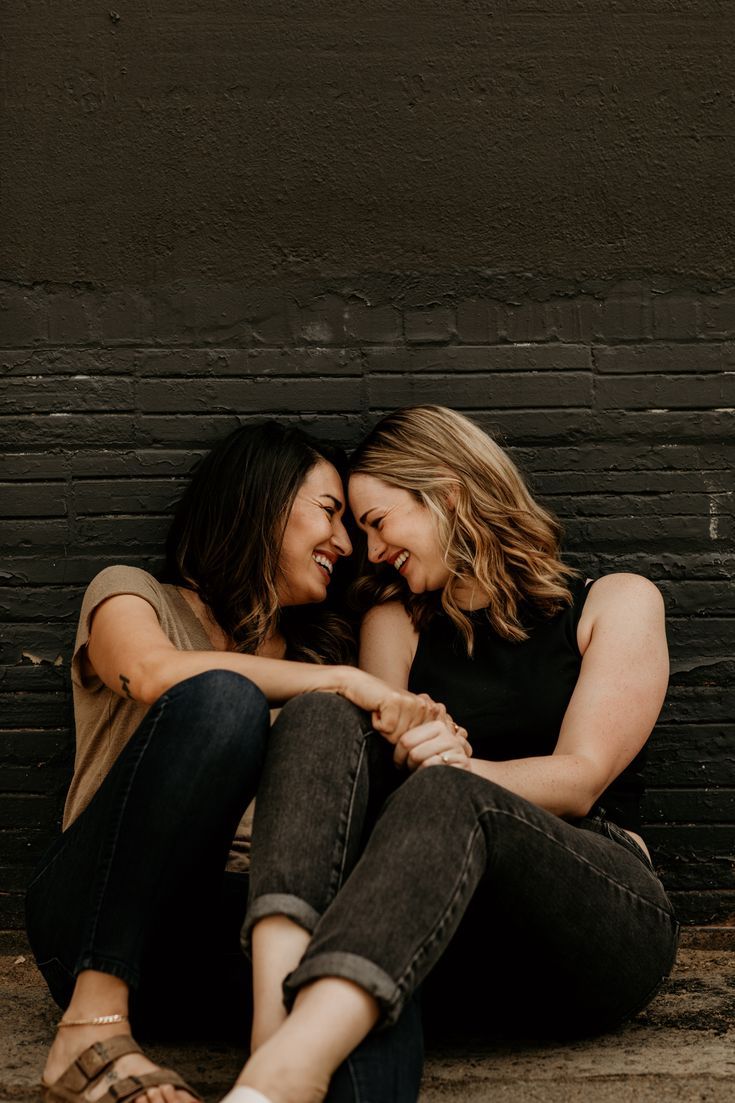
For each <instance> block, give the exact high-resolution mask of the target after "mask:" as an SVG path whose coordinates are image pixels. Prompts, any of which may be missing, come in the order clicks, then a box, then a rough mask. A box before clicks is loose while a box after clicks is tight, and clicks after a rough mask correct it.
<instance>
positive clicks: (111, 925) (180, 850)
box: [26, 671, 421, 1103]
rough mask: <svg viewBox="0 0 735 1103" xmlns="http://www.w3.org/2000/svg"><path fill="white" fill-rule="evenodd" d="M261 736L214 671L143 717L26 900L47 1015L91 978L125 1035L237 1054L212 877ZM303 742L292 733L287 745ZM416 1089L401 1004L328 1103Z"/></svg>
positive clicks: (216, 881)
mask: <svg viewBox="0 0 735 1103" xmlns="http://www.w3.org/2000/svg"><path fill="white" fill-rule="evenodd" d="M268 731H269V714H268V708H267V704H266V701H265V698H264V697H263V695H262V693H261V692H260V690H259V689H257V687H256V686H254V685H253V684H252V682H250V681H249V680H248V679H247V678H243V677H241V676H240V675H237V674H233V673H230V672H228V671H212V672H210V673H206V674H200V675H198V676H197V677H194V678H189V679H187V680H186V681H184V682H180V683H179V684H178V685H176V686H174V687H173V688H172V689H171V690H169V692H168V693H166V694H164V696H163V697H161V698H160V700H159V701H157V702H156V703H155V704H154V705H153V706H152V707H151V709H150V711H149V712H148V713H147V714H146V717H145V719H144V720H143V723H142V724H141V725H140V727H139V728H138V730H137V731H136V733H135V734H134V735H133V737H132V738H131V739H130V742H129V743H128V744H127V745H126V747H125V749H124V750H123V751H122V753H121V754H120V757H119V758H118V760H117V761H116V763H115V765H114V766H113V768H112V769H111V770H110V772H109V774H108V775H107V777H106V778H105V779H104V781H103V782H102V784H101V786H100V788H99V790H98V791H97V792H96V793H95V796H94V797H93V799H92V801H91V803H90V804H89V806H88V807H87V808H86V809H85V810H84V812H82V814H81V815H80V816H79V818H78V819H77V820H75V821H74V823H73V824H71V826H70V827H69V828H68V829H67V830H66V831H64V832H63V834H62V835H61V836H60V837H59V838H58V839H57V840H56V841H55V842H54V844H53V845H52V846H51V848H50V850H49V851H48V852H47V853H46V854H45V856H44V857H43V859H42V861H41V862H40V863H39V866H38V868H37V870H36V871H35V873H34V875H33V878H32V880H31V883H30V886H29V888H28V892H27V898H26V912H27V926H28V935H29V940H30V943H31V946H32V948H33V951H34V954H35V956H36V960H37V962H38V966H39V968H40V970H41V972H42V973H43V975H44V977H45V979H46V982H47V984H48V986H49V989H50V991H51V994H52V995H53V997H54V999H55V1000H56V1002H57V1003H58V1004H59V1006H61V1007H66V1006H67V1005H68V1003H69V1000H70V998H71V994H72V991H73V988H74V980H75V977H76V975H77V973H79V972H80V971H81V970H82V969H98V970H101V971H102V972H106V973H111V974H113V975H114V976H118V977H121V978H122V979H123V980H125V981H126V982H127V983H128V984H129V985H130V986H131V993H130V1007H131V1019H132V1023H133V1027H134V1029H135V1031H136V1033H137V1034H143V1035H145V1034H149V1035H151V1034H152V1035H154V1036H155V1037H157V1038H161V1037H162V1036H163V1037H169V1038H172V1039H173V1038H176V1039H180V1038H181V1037H182V1035H183V1036H192V1037H201V1036H202V1035H205V1036H207V1037H211V1038H216V1039H218V1040H221V1038H222V1037H223V1036H227V1037H229V1038H231V1039H232V1040H237V1041H239V1042H240V1043H242V1044H246V1042H247V1035H248V1030H249V1023H250V1016H251V1011H252V1004H251V999H252V985H251V976H250V964H249V962H248V961H247V959H246V958H245V956H244V955H243V953H242V950H241V947H240V928H241V927H242V923H243V919H244V917H245V909H246V905H247V895H248V877H247V875H245V874H235V873H230V874H228V873H223V871H224V867H225V862H226V859H227V852H228V849H229V846H230V843H231V841H232V837H233V835H234V832H235V828H236V826H237V824H238V822H239V820H240V818H241V816H242V813H243V812H244V810H245V808H246V807H247V805H248V804H249V803H250V801H251V800H252V797H253V795H254V793H255V790H256V787H257V784H258V781H259V778H260V775H261V771H262V767H263V761H264V758H265V751H266V744H267V739H268ZM309 738H310V733H309V732H308V731H303V732H302V733H301V743H302V745H303V746H308V743H309ZM376 1049H377V1056H375V1057H374V1056H373V1054H374V1051H375V1050H376ZM420 1075H421V1025H420V1020H419V1014H418V1008H417V1007H416V1005H415V1004H412V1005H411V1006H410V1007H409V1008H408V1009H407V1011H406V1013H405V1014H404V1016H403V1017H402V1020H401V1022H400V1024H398V1025H397V1026H396V1028H395V1029H394V1030H393V1031H392V1032H391V1035H390V1037H389V1038H383V1037H381V1038H380V1039H378V1041H377V1043H376V1040H375V1039H374V1038H370V1039H367V1040H366V1042H365V1043H364V1044H363V1046H361V1047H360V1048H359V1050H358V1051H357V1052H356V1055H355V1056H354V1058H353V1059H351V1060H350V1061H347V1062H345V1063H344V1064H343V1065H342V1066H341V1067H340V1069H338V1070H337V1073H336V1075H335V1077H334V1078H333V1082H332V1087H331V1088H330V1092H329V1097H328V1101H329V1103H354V1101H357V1100H359V1101H360V1103H362V1101H363V1100H365V1099H368V1098H370V1096H369V1095H366V1094H365V1091H368V1090H369V1091H371V1092H372V1091H373V1090H375V1092H376V1094H375V1095H373V1096H372V1098H374V1099H375V1100H376V1101H378V1100H381V1101H387V1100H390V1099H393V1098H399V1097H400V1096H399V1095H395V1094H394V1086H395V1085H402V1084H403V1083H404V1082H405V1080H406V1078H408V1080H409V1082H410V1083H411V1084H413V1083H414V1082H417V1080H418V1078H419V1077H420ZM401 1090H402V1089H401Z"/></svg>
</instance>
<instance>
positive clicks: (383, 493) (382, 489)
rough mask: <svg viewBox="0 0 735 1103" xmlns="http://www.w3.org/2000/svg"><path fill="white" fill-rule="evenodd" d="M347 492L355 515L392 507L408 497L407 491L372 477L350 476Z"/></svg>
mask: <svg viewBox="0 0 735 1103" xmlns="http://www.w3.org/2000/svg"><path fill="white" fill-rule="evenodd" d="M348 490H349V496H350V502H351V503H352V505H353V511H354V512H355V513H357V512H358V510H359V512H360V513H364V512H365V511H366V510H371V509H381V508H384V507H385V506H389V505H393V504H394V503H396V502H398V501H399V500H400V499H402V498H405V497H406V496H407V495H408V491H406V490H402V489H401V488H400V487H398V486H390V484H389V483H384V482H383V481H382V480H381V479H376V478H375V476H374V475H360V474H358V475H351V476H350V483H349V487H348Z"/></svg>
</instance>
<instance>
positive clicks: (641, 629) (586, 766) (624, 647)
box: [470, 574, 669, 818]
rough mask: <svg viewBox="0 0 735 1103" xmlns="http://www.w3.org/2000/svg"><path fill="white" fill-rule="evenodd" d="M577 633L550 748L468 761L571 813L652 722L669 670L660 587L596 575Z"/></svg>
mask: <svg viewBox="0 0 735 1103" xmlns="http://www.w3.org/2000/svg"><path fill="white" fill-rule="evenodd" d="M580 636H581V639H580V645H581V649H583V652H584V654H583V658H582V667H581V670H580V674H579V679H578V681H577V685H576V687H575V689H574V693H573V694H572V698H571V700H570V702H569V705H568V707H567V711H566V713H565V715H564V720H563V722H562V726H561V731H560V733H559V740H558V743H557V745H556V748H555V749H554V753H553V754H552V755H543V756H539V757H538V758H521V759H514V760H511V761H509V762H488V761H483V760H477V759H476V760H474V761H473V762H472V763H471V764H470V769H471V770H472V771H473V773H476V774H479V775H480V776H482V777H487V778H489V779H490V780H491V781H495V782H497V783H498V784H499V785H502V786H504V787H505V788H506V789H510V790H511V791H512V792H514V793H517V794H518V795H519V796H522V797H525V798H526V799H527V800H530V801H533V802H534V804H538V805H540V806H541V807H542V808H546V809H548V811H550V812H555V813H556V814H557V815H558V816H563V817H569V818H574V817H578V816H585V815H587V813H588V812H589V810H590V808H591V807H592V805H593V804H594V803H595V801H596V800H597V799H598V798H599V796H600V795H601V794H602V793H603V792H604V791H605V789H606V788H607V786H608V785H609V784H610V783H611V782H612V781H614V779H615V778H616V777H617V776H618V775H619V774H620V773H621V771H622V770H623V769H624V768H625V767H626V766H627V765H628V764H629V763H630V762H631V761H632V760H633V758H635V756H636V754H638V752H639V751H640V750H641V748H642V747H643V745H644V744H645V742H646V740H647V739H648V736H649V735H650V733H651V731H652V729H653V726H654V724H655V723H656V719H657V717H658V714H659V712H660V710H661V705H662V704H663V700H664V696H665V694H666V685H667V682H668V673H669V664H668V651H667V646H666V632H665V627H664V605H663V600H662V598H661V594H660V593H659V591H658V590H657V588H656V587H655V586H654V585H653V583H651V582H649V581H648V580H647V579H645V578H641V577H639V576H637V575H627V574H619V575H608V576H606V577H605V578H603V579H600V580H599V581H598V582H597V583H595V584H594V587H593V589H592V592H591V593H590V595H589V597H588V599H587V605H586V607H585V611H584V614H583V617H582V621H581V623H580Z"/></svg>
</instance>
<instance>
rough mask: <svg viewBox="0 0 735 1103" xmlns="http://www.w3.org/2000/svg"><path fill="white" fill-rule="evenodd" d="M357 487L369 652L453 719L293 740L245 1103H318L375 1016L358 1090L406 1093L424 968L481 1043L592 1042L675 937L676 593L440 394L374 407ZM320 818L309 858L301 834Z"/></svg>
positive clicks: (286, 759) (405, 1097) (264, 865)
mask: <svg viewBox="0 0 735 1103" xmlns="http://www.w3.org/2000/svg"><path fill="white" fill-rule="evenodd" d="M350 502H351V505H352V509H353V512H354V514H355V517H356V518H357V519H358V523H359V525H360V527H361V528H362V529H363V531H364V532H365V533H366V536H367V550H368V555H369V559H370V561H371V562H372V564H374V568H375V569H374V571H373V573H372V574H371V575H370V577H369V578H367V579H366V580H365V582H364V584H363V589H364V590H367V592H368V593H369V595H370V596H371V600H372V603H373V605H374V607H373V608H372V610H371V611H370V612H369V613H368V614H367V616H366V618H365V621H364V624H363V629H362V646H361V664H362V665H363V666H364V668H365V669H366V670H367V671H368V672H370V673H372V674H373V675H376V676H377V677H380V678H381V679H383V680H385V681H386V682H388V683H389V684H390V685H392V686H393V687H394V688H395V689H396V690H397V691H405V690H406V689H409V690H412V691H413V692H416V693H420V692H428V693H430V694H431V696H432V697H433V698H435V699H436V700H439V701H441V702H442V703H443V704H444V705H445V706H446V707H447V708H448V710H449V712H450V713H451V715H452V717H453V720H450V719H449V718H448V717H438V718H434V719H431V720H430V721H429V722H425V723H422V724H418V725H416V726H415V727H413V728H411V729H410V730H408V731H406V732H404V733H403V734H402V735H400V736H398V737H393V736H389V740H386V739H385V738H383V737H381V736H376V735H375V734H374V733H371V732H370V725H369V723H366V722H364V721H361V719H360V717H359V715H357V714H356V715H355V718H354V720H353V723H352V728H351V734H352V743H351V744H350V743H346V742H345V739H344V732H345V731H346V730H347V729H348V725H347V722H346V721H344V722H343V723H342V724H341V727H340V732H341V735H340V736H339V737H337V736H334V735H332V734H330V731H329V729H328V727H327V726H324V725H323V726H322V728H321V729H320V730H321V731H322V732H323V733H324V736H325V738H324V739H322V740H318V741H312V742H310V743H309V746H308V750H306V752H304V749H303V747H302V746H300V745H299V743H298V740H297V738H296V736H295V733H294V732H289V731H288V730H287V729H283V730H282V731H280V732H279V733H278V734H277V735H276V737H275V738H274V741H273V743H272V744H271V747H270V748H269V759H270V756H271V755H272V756H273V762H274V763H277V764H278V769H277V770H271V769H270V766H269V764H268V765H266V770H265V775H264V780H263V785H262V787H261V791H260V795H259V802H258V810H257V812H256V819H255V837H254V854H253V871H252V877H253V885H252V893H251V897H250V903H249V915H248V919H247V923H246V933H247V934H249V937H250V938H251V940H252V945H253V951H254V960H255V963H256V967H257V965H258V961H259V959H261V958H262V959H263V960H269V961H270V962H272V963H276V964H275V965H273V967H272V971H271V976H270V991H271V992H272V993H273V996H272V1001H273V1003H272V1007H273V1013H272V1018H271V1032H270V1034H269V1036H268V1037H267V1038H263V1039H262V1044H261V1045H260V1047H259V1048H258V1049H256V1051H255V1052H254V1053H253V1055H252V1056H251V1059H250V1061H249V1062H248V1063H247V1065H246V1066H245V1068H244V1070H243V1072H242V1074H241V1076H240V1078H239V1080H238V1085H237V1086H236V1087H235V1088H234V1089H233V1091H232V1092H231V1093H230V1096H228V1100H230V1101H231V1103H246V1101H248V1100H252V1101H256V1100H259V1101H262V1100H263V1099H267V1100H269V1101H271V1103H317V1101H318V1100H320V1099H322V1098H323V1097H324V1095H325V1092H326V1091H327V1087H328V1084H329V1080H330V1076H332V1074H333V1072H334V1070H335V1069H336V1068H337V1066H338V1065H339V1063H340V1062H341V1061H342V1060H344V1057H345V1056H346V1055H347V1054H348V1053H350V1052H351V1051H352V1050H353V1047H355V1046H357V1045H358V1043H360V1042H361V1041H362V1039H363V1038H365V1037H366V1036H368V1035H369V1039H372V1046H373V1050H372V1057H373V1064H372V1069H371V1068H370V1067H368V1066H363V1071H364V1073H365V1077H364V1079H363V1081H362V1082H361V1083H355V1085H354V1087H355V1091H354V1098H355V1100H357V1101H358V1103H359V1101H365V1100H373V1099H376V1098H380V1099H386V1100H387V1099H392V1100H400V1101H401V1103H404V1101H405V1103H408V1101H410V1100H415V1098H416V1096H417V1093H418V1080H417V1078H416V1079H415V1080H414V1082H413V1084H403V1085H400V1086H394V1087H393V1089H392V1094H388V1093H386V1092H384V1093H383V1094H382V1095H381V1094H380V1092H379V1091H378V1090H376V1089H375V1079H374V1078H375V1077H376V1076H378V1074H379V1069H380V1047H381V1039H389V1038H390V1036H391V1031H392V1030H394V1029H395V1026H394V1025H393V1024H398V1023H400V1022H402V1021H404V1020H405V1017H406V1015H409V1014H410V1013H411V1008H412V1007H413V1006H414V1004H415V993H416V990H417V988H418V986H419V985H422V984H423V987H424V988H425V997H426V999H427V1000H428V1002H429V1004H432V1003H435V1002H436V996H437V992H439V993H440V994H441V995H442V996H443V1000H444V1006H443V1013H444V1017H445V1021H446V1020H447V1019H449V1020H451V1021H452V1023H453V1024H454V1025H455V1026H456V1027H458V1028H459V1029H460V1030H461V1031H463V1032H464V1033H465V1036H466V1032H468V1031H472V1032H473V1033H474V1034H475V1035H478V1034H479V1036H480V1037H483V1036H484V1037H487V1036H489V1032H490V1031H492V1030H496V1029H497V1028H498V1025H499V1024H502V1026H503V1027H504V1028H507V1027H508V1026H509V1025H511V1024H512V1025H513V1026H515V1027H516V1028H518V1029H520V1030H521V1031H523V1032H525V1033H526V1034H533V1035H536V1036H539V1035H541V1036H545V1037H549V1036H552V1037H558V1036H559V1035H566V1036H574V1035H579V1034H583V1033H589V1032H593V1031H600V1030H605V1029H608V1028H610V1027H612V1026H614V1025H616V1024H618V1023H619V1022H621V1020H623V1019H624V1018H625V1017H626V1016H629V1015H631V1014H633V1013H634V1012H636V1011H638V1010H639V1009H640V1008H642V1007H643V1006H645V1004H646V1003H647V1002H648V1001H649V1000H650V999H651V997H652V995H653V993H654V992H655V991H656V990H657V988H658V986H659V985H660V984H661V981H662V979H663V978H665V977H666V976H667V974H668V972H669V970H670V969H671V966H672V963H673V960H674V955H675V949H676V940H677V922H676V919H675V918H674V915H673V912H672V908H671V905H670V903H669V901H668V899H667V896H666V893H665V891H664V889H663V887H662V885H661V882H660V881H659V879H658V878H657V876H656V875H655V873H654V870H653V867H652V865H651V862H650V858H649V854H648V850H647V848H646V845H645V842H644V841H643V839H642V838H641V835H640V822H639V811H638V797H639V793H640V773H639V770H640V752H641V750H642V748H643V746H644V744H645V742H646V739H647V738H648V736H649V734H650V732H651V729H652V728H653V725H654V723H655V721H656V718H657V716H658V713H659V710H660V708H661V704H662V701H663V698H664V694H665V690H666V683H667V671H668V663H667V650H666V637H665V632H664V611H663V602H662V600H661V596H660V594H659V592H658V590H657V589H656V587H655V586H654V585H652V584H651V583H650V582H648V581H647V580H646V579H644V578H641V577H639V576H637V575H632V574H613V575H608V576H606V577H603V578H599V579H590V578H585V577H584V576H579V575H578V574H577V573H576V572H575V571H573V570H571V569H570V568H569V567H568V566H565V565H564V563H563V562H562V560H561V558H560V550H559V539H560V530H559V526H558V524H557V522H556V521H555V520H554V518H553V517H552V516H551V515H550V514H549V513H548V512H547V511H546V510H545V509H543V508H542V507H541V506H540V505H539V504H538V503H537V502H535V501H534V500H533V498H532V497H531V495H530V493H529V491H528V489H527V488H526V486H525V484H524V481H523V479H522V478H521V476H520V474H519V472H518V470H517V469H516V467H515V465H514V464H513V462H512V461H511V459H510V457H509V456H508V455H507V454H506V453H505V452H503V451H502V449H501V448H499V447H498V445H497V444H496V443H495V442H494V441H493V440H491V439H490V438H489V437H488V436H487V435H486V434H485V433H483V432H482V431H481V430H480V429H479V428H478V426H477V425H475V424H474V423H473V422H472V421H470V420H469V419H467V418H465V417H462V416H461V415H459V414H457V413H455V412H453V411H451V410H448V409H445V408H442V407H435V406H425V407H415V408H412V409H405V410H399V411H397V412H396V413H394V414H390V415H388V416H387V417H385V418H384V419H383V420H382V421H381V422H379V423H378V425H377V426H376V427H375V429H374V430H373V431H372V433H371V434H370V435H369V436H368V438H367V440H366V441H365V442H364V443H363V444H362V446H361V447H360V448H359V449H358V451H357V453H356V455H355V456H354V457H353V460H352V476H351V479H350ZM330 704H332V705H333V707H334V709H335V712H336V711H337V710H338V709H345V708H349V706H346V704H345V702H339V701H335V702H330ZM274 734H275V733H274ZM470 744H471V747H472V751H473V752H474V753H471V752H470V747H469V745H470ZM312 757H313V760H314V761H316V762H319V763H320V764H321V767H320V768H321V769H322V770H323V771H324V770H326V771H328V773H329V781H328V782H325V785H324V791H325V794H328V797H327V796H326V795H325V798H324V799H323V800H322V801H319V800H310V801H309V802H308V803H307V802H304V803H302V804H301V806H299V807H295V806H294V805H293V802H291V801H289V796H288V794H289V792H290V791H291V789H292V783H291V781H290V780H289V779H290V777H292V776H293V775H295V773H296V772H297V771H301V772H303V771H304V770H308V769H309V768H310V767H309V765H308V763H309V761H310V760H311V759H312ZM396 767H397V769H396ZM287 803H288V806H289V810H290V815H289V818H288V821H287V822H286V823H285V827H283V828H282V829H278V825H279V824H283V823H284V820H283V810H284V809H285V807H286V805H287ZM314 825H318V829H317V830H316V831H315V832H314V834H313V840H314V852H313V857H312V862H311V864H310V866H309V867H308V868H303V867H299V866H298V865H297V864H296V863H295V862H294V861H293V860H292V857H291V855H292V850H293V846H294V845H295V840H296V839H297V838H298V837H300V836H303V835H304V834H305V833H308V832H311V831H312V830H313V828H314ZM279 963H280V966H281V975H279V974H278V969H277V967H276V966H277V964H279ZM284 966H285V967H286V968H284ZM281 983H283V991H284V994H285V1003H286V1008H287V1009H291V1010H290V1014H289V1015H288V1017H285V1016H286V1010H285V1009H284V1008H283V1007H282V1006H281V1005H280V1000H281ZM263 987H264V990H266V987H267V986H265V985H264V986H263ZM279 1015H280V1016H281V1018H280V1021H279ZM413 1022H414V1027H413V1028H412V1034H411V1040H410V1043H409V1044H407V1045H406V1048H405V1050H404V1052H405V1054H406V1058H407V1060H409V1059H410V1056H411V1054H416V1053H420V1047H421V1036H420V1030H419V1028H418V1026H417V1025H416V1018H414V1020H413ZM370 1032H371V1033H370ZM362 1044H363V1045H366V1044H367V1043H362ZM371 1076H372V1077H373V1079H372V1080H371Z"/></svg>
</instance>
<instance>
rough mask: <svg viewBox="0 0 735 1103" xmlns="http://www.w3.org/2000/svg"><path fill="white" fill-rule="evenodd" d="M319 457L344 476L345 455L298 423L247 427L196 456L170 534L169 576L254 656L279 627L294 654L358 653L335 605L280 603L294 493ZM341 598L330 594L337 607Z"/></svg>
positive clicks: (325, 657)
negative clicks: (282, 560)
mask: <svg viewBox="0 0 735 1103" xmlns="http://www.w3.org/2000/svg"><path fill="white" fill-rule="evenodd" d="M320 460H326V461H327V462H328V463H331V464H333V466H334V467H336V468H337V470H338V471H339V473H340V475H341V476H342V477H343V478H344V473H345V466H346V457H345V455H344V453H343V452H342V451H341V450H340V449H338V448H335V447H332V446H330V445H327V444H322V443H321V442H320V441H317V440H316V439H315V438H313V437H311V436H309V435H308V434H307V433H304V432H303V431H302V430H301V429H298V428H296V427H294V426H286V425H279V424H278V423H277V422H275V421H268V422H265V423H264V424H261V425H256V426H244V427H242V428H240V429H236V430H235V431H234V432H233V433H230V435H229V436H228V437H226V438H225V439H224V440H223V441H221V442H220V443H219V444H217V445H215V447H214V448H213V449H212V451H211V452H209V453H208V454H207V455H206V456H205V457H204V458H203V459H202V460H201V462H200V463H199V464H198V466H197V467H196V469H195V471H194V474H193V476H192V479H191V482H190V484H189V486H188V487H187V489H186V491H185V492H184V495H183V497H182V498H181V501H180V502H179V504H178V507H177V509H176V512H175V515H174V519H173V522H172V524H171V528H170V529H169V533H168V538H167V540H166V560H165V566H164V570H163V574H162V578H163V581H165V582H169V583H173V584H174V585H177V586H183V587H186V588H187V589H190V590H193V591H194V592H195V593H197V594H198V595H199V597H200V598H201V600H202V601H203V602H204V604H205V605H207V606H208V607H209V609H210V611H211V613H212V616H213V617H214V619H215V620H216V621H217V623H218V624H219V626H220V627H221V628H222V629H223V630H224V632H226V634H227V635H228V636H229V638H230V639H231V640H232V646H233V649H234V650H236V651H241V652H244V653H246V654H254V653H255V652H256V651H257V650H258V648H259V647H260V646H262V644H263V643H264V642H265V640H266V639H268V637H269V636H270V635H271V634H272V633H273V632H274V631H275V630H280V632H281V633H282V634H283V636H284V638H285V640H286V645H287V656H288V657H289V658H293V659H302V660H305V661H312V662H333V663H339V662H346V661H349V660H350V658H351V657H352V650H353V649H352V646H351V633H350V631H349V628H348V627H347V624H346V622H345V621H344V620H343V619H342V618H341V617H339V616H337V615H336V614H335V613H334V612H333V611H332V610H331V609H330V608H329V607H325V606H327V603H323V604H320V605H315V606H314V605H309V606H303V607H296V606H294V607H289V608H285V609H282V608H280V606H279V603H278V597H277V578H278V563H279V556H280V551H281V544H282V541H283V534H284V531H285V527H286V522H287V520H288V516H289V513H290V512H291V507H292V505H293V501H294V498H295V497H296V494H297V492H298V490H299V487H300V486H301V484H302V483H303V481H304V479H305V478H306V476H307V475H308V473H309V471H311V469H312V468H313V467H314V465H315V464H316V463H318V462H319V461H320ZM333 601H334V598H333V597H332V596H331V595H330V601H329V605H331V604H333Z"/></svg>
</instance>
